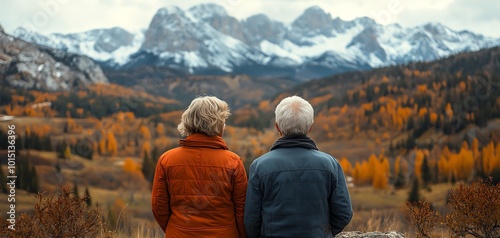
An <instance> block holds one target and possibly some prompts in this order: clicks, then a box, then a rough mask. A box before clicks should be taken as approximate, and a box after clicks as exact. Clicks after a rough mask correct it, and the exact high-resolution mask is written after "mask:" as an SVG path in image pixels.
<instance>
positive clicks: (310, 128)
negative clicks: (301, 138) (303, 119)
mask: <svg viewBox="0 0 500 238" xmlns="http://www.w3.org/2000/svg"><path fill="white" fill-rule="evenodd" d="M313 126H314V123H313V124H311V127H309V130H308V131H307V133H309V132H311V130H312V129H313Z"/></svg>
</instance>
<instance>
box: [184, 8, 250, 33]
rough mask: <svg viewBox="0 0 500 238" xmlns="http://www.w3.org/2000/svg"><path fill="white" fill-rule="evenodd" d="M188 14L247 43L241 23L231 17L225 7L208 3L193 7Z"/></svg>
mask: <svg viewBox="0 0 500 238" xmlns="http://www.w3.org/2000/svg"><path fill="white" fill-rule="evenodd" d="M188 12H189V14H191V16H192V17H193V18H195V19H199V20H202V21H204V22H206V23H208V24H209V25H211V26H212V27H213V28H214V29H216V30H217V31H219V32H221V33H224V34H226V35H228V36H231V37H233V38H236V39H238V40H241V41H245V37H244V35H243V27H242V25H241V22H240V21H238V19H236V18H234V17H232V16H229V15H228V14H227V12H226V9H224V7H222V6H220V5H217V4H214V3H206V4H199V5H196V6H193V7H191V8H190V9H189V10H188Z"/></svg>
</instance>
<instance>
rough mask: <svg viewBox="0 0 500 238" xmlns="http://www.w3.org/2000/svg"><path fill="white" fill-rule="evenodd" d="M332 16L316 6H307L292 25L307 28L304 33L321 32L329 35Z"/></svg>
mask: <svg viewBox="0 0 500 238" xmlns="http://www.w3.org/2000/svg"><path fill="white" fill-rule="evenodd" d="M331 25H332V17H331V16H330V14H329V13H326V12H325V11H324V10H323V9H321V8H320V7H318V6H314V7H310V8H307V9H306V10H305V11H304V13H302V15H300V16H299V17H298V18H297V19H296V20H295V21H294V22H293V23H292V27H294V28H300V29H302V30H306V29H307V30H309V31H306V32H304V33H316V34H317V33H321V34H326V35H329V34H330V32H329V31H328V30H329V29H331Z"/></svg>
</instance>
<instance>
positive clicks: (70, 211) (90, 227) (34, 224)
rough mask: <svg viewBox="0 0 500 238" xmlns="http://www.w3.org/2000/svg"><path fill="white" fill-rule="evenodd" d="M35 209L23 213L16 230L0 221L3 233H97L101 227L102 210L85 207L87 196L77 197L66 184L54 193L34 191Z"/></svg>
mask: <svg viewBox="0 0 500 238" xmlns="http://www.w3.org/2000/svg"><path fill="white" fill-rule="evenodd" d="M36 197H37V199H38V201H37V203H36V204H35V210H34V211H33V212H31V213H23V214H21V215H20V218H19V219H18V220H17V223H16V226H15V228H16V229H15V231H12V230H10V229H8V228H7V224H5V220H4V219H2V220H3V224H1V230H0V234H1V235H2V237H96V236H97V235H98V234H99V233H101V232H102V231H103V227H104V222H103V220H102V217H103V216H102V214H101V212H100V210H99V209H98V208H96V207H88V206H87V205H86V198H78V197H76V196H74V195H73V194H72V192H71V191H70V189H69V188H67V187H61V189H60V194H59V195H58V196H57V197H53V196H46V195H45V193H38V195H36Z"/></svg>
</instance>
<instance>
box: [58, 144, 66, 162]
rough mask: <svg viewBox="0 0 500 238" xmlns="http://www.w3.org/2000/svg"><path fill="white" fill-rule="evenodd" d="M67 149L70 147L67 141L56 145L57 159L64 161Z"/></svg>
mask: <svg viewBox="0 0 500 238" xmlns="http://www.w3.org/2000/svg"><path fill="white" fill-rule="evenodd" d="M66 147H68V145H67V144H66V141H63V142H59V143H57V144H56V152H57V158H60V159H64V152H65V151H66Z"/></svg>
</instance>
